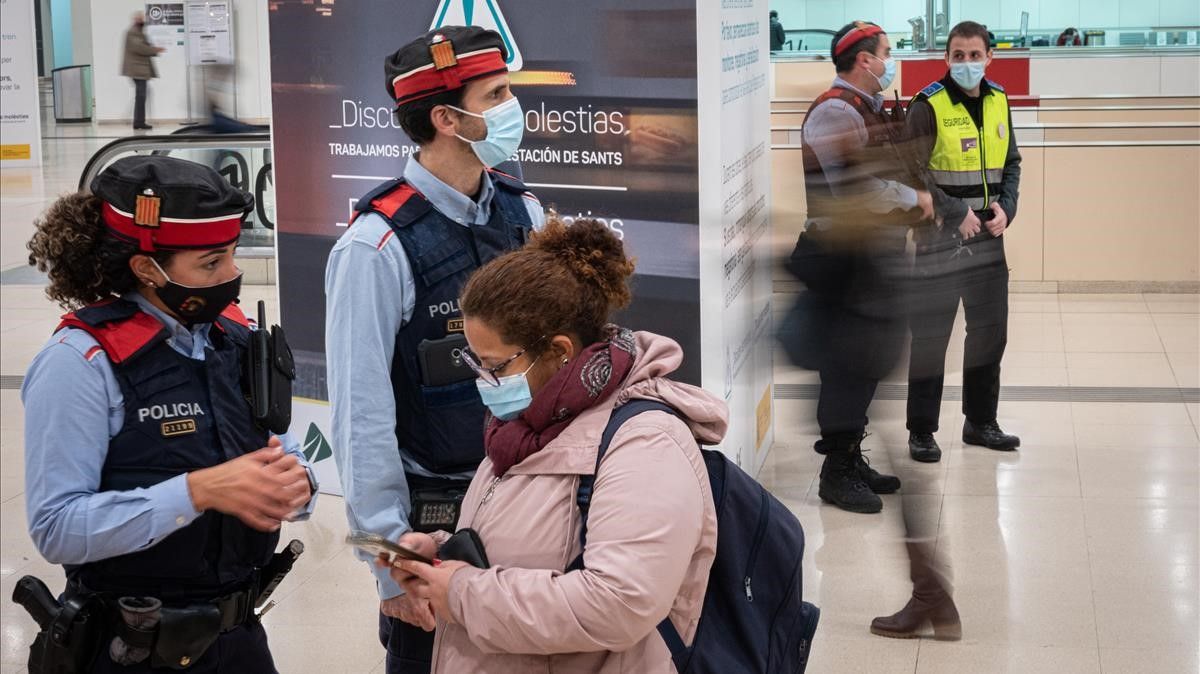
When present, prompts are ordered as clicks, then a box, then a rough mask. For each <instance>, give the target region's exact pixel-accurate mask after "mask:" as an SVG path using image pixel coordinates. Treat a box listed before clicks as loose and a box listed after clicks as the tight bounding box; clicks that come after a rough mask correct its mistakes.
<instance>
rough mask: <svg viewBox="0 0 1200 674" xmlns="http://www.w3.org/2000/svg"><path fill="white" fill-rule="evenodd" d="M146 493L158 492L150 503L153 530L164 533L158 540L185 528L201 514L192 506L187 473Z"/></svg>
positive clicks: (151, 488)
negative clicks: (152, 505)
mask: <svg viewBox="0 0 1200 674" xmlns="http://www.w3.org/2000/svg"><path fill="white" fill-rule="evenodd" d="M147 491H152V492H158V494H156V498H153V499H151V503H154V505H155V507H154V509H153V510H151V517H153V518H154V520H153V521H154V527H153V530H154V531H162V532H165V533H164V534H163V536H162V537H161V538H159V539H158V540H161V539H162V538H166V537H167V535H168V534H172V533H175V532H176V531H178V530H179V529H182V528H184V527H186V526H187V525H189V524H191V523H192V522H193V521H195V520H196V518H197V517H199V516H200V515H202V514H203V513H201V512H200V511H198V510H196V506H195V505H193V504H192V494H191V492H190V491H188V483H187V473H184V474H183V475H176V476H175V477H173V478H171V479H169V480H167V481H165V482H160V483H158V484H156V485H154V486H153V487H150V488H149V489H147ZM156 542H157V541H156Z"/></svg>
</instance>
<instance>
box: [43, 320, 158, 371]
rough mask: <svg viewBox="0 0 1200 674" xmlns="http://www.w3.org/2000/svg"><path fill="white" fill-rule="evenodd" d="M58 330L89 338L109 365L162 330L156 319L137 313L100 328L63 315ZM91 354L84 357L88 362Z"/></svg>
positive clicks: (121, 360) (120, 359)
mask: <svg viewBox="0 0 1200 674" xmlns="http://www.w3.org/2000/svg"><path fill="white" fill-rule="evenodd" d="M62 328H78V329H80V330H83V331H84V332H86V333H88V334H89V335H91V336H92V338H93V339H95V340H96V341H97V342H98V343H99V344H100V348H101V349H104V353H106V354H108V359H109V360H111V361H112V362H113V363H121V362H123V361H125V360H127V359H128V358H130V357H131V356H133V355H134V354H136V353H137V352H138V351H141V350H142V348H143V347H145V346H146V345H147V344H149V343H150V342H152V341H154V339H155V338H156V337H158V336H159V335H160V334H162V333H163V332H165V331H166V328H164V327H163V324H162V323H159V322H158V319H156V318H154V317H153V316H151V315H150V314H148V313H146V312H144V311H139V312H138V313H136V314H134V315H133V316H132V317H130V318H128V319H126V320H123V321H116V322H113V323H104V324H103V325H88V324H87V323H84V322H83V321H81V320H79V318H78V317H76V316H75V314H74V313H73V312H72V313H69V314H67V315H65V316H63V320H62V322H61V323H59V324H58V329H59V330H61V329H62ZM94 355H95V354H93V353H92V352H91V351H89V352H88V354H87V356H86V357H87V358H88V359H89V360H90V359H91V357H92V356H94Z"/></svg>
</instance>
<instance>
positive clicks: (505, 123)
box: [449, 98, 525, 168]
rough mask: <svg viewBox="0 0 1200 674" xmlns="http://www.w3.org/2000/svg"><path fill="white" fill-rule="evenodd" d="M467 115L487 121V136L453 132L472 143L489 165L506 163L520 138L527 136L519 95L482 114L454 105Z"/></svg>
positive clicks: (453, 108) (478, 155)
mask: <svg viewBox="0 0 1200 674" xmlns="http://www.w3.org/2000/svg"><path fill="white" fill-rule="evenodd" d="M449 107H450V108H451V109H452V110H457V111H459V112H461V113H463V114H464V115H471V116H472V117H479V118H481V119H483V121H484V123H485V124H487V136H486V137H484V139H483V140H471V139H469V138H463V137H462V136H459V135H458V134H454V135H455V136H456V137H457V138H458V139H459V140H461V141H463V142H465V143H470V144H471V149H472V150H474V151H475V156H476V157H479V161H481V162H483V165H484V166H486V167H488V168H493V167H495V166H496V165H497V164H499V163H501V162H503V161H504V160H506V159H508V158H509V157H511V156H513V153H515V152H516V151H517V148H518V147H520V146H521V138H522V137H524V135H525V113H524V112H522V110H521V104H520V102H518V101H517V99H516V98H510V99H508V100H507V101H504V102H503V103H501V104H500V105H497V106H495V107H493V108H489V109H488V110H485V111H484V112H483V114H482V115H481V114H479V113H477V112H469V111H467V110H463V109H462V108H457V107H455V106H453V105H451V106H449Z"/></svg>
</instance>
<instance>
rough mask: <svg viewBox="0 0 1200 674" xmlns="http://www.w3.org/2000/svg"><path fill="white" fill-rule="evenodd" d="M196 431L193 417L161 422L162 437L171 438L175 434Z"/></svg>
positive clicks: (186, 433)
mask: <svg viewBox="0 0 1200 674" xmlns="http://www.w3.org/2000/svg"><path fill="white" fill-rule="evenodd" d="M195 432H196V420H195V419H180V420H179V421H164V422H163V424H162V434H163V437H164V438H173V437H175V436H177V435H188V434H191V433H195Z"/></svg>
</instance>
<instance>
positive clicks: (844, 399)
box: [816, 363, 879, 454]
mask: <svg viewBox="0 0 1200 674" xmlns="http://www.w3.org/2000/svg"><path fill="white" fill-rule="evenodd" d="M878 385H879V380H878V379H875V378H873V377H868V376H865V375H862V374H857V373H854V372H851V371H849V370H848V369H846V368H841V367H838V366H837V365H835V364H832V363H830V364H827V365H826V366H824V367H822V368H821V392H820V394H818V396H817V425H818V426H820V427H821V439H820V440H819V441H818V442H817V445H816V450H817V452H818V453H820V454H826V453H828V452H829V450H831V449H835V448H840V447H843V446H844V445H845V444H846V443H847V442H850V443H852V442H854V441H857V440H858V439H859V438H860V437H861V436H862V434H863V431H865V430H866V428H867V408H868V407H870V406H871V399H872V398H874V397H875V387H876V386H878Z"/></svg>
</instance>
